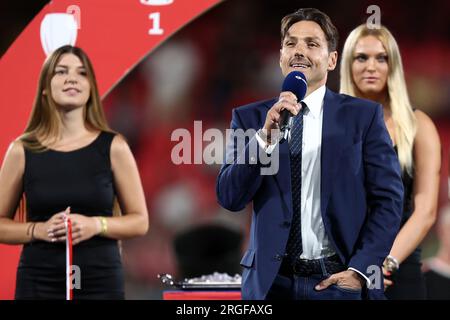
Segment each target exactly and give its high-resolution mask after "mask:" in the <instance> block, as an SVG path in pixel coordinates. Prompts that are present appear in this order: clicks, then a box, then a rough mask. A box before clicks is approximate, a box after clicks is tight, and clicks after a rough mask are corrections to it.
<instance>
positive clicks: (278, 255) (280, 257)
mask: <svg viewBox="0 0 450 320" xmlns="http://www.w3.org/2000/svg"><path fill="white" fill-rule="evenodd" d="M281 259H283V256H282V255H281V254H277V255H275V260H277V261H281Z"/></svg>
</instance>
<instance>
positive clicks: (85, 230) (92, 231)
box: [69, 214, 102, 245]
mask: <svg viewBox="0 0 450 320" xmlns="http://www.w3.org/2000/svg"><path fill="white" fill-rule="evenodd" d="M69 218H70V220H71V221H72V243H73V245H76V244H78V243H80V242H82V241H85V240H88V239H90V238H92V237H93V236H96V235H98V234H99V233H100V231H101V228H102V226H101V223H100V220H99V219H98V218H95V217H87V216H84V215H81V214H70V215H69Z"/></svg>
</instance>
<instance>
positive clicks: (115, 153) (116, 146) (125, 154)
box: [111, 134, 132, 165]
mask: <svg viewBox="0 0 450 320" xmlns="http://www.w3.org/2000/svg"><path fill="white" fill-rule="evenodd" d="M130 156H131V157H132V153H131V150H130V146H129V145H128V142H127V140H126V139H125V137H124V136H123V135H121V134H116V135H115V136H114V138H113V141H112V144H111V161H112V163H113V165H114V163H115V162H122V161H123V160H126V159H129V157H130Z"/></svg>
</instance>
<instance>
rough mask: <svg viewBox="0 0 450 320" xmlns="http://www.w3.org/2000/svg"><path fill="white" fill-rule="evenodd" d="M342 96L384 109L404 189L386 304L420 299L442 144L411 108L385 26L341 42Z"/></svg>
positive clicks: (421, 115)
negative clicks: (424, 247)
mask: <svg viewBox="0 0 450 320" xmlns="http://www.w3.org/2000/svg"><path fill="white" fill-rule="evenodd" d="M340 82H341V93H344V94H348V95H351V96H355V97H360V98H366V99H370V100H373V101H376V102H379V103H381V104H382V105H383V110H384V120H385V124H386V127H387V129H388V131H389V134H390V136H391V140H392V143H393V146H394V148H395V150H396V152H397V155H398V158H399V161H400V165H401V168H402V170H403V184H404V189H405V196H404V208H403V217H402V224H401V228H400V231H399V233H398V235H397V237H396V239H395V241H394V244H393V246H392V249H391V251H390V254H389V256H388V257H386V259H385V263H384V268H383V273H384V276H385V280H384V285H385V288H386V296H387V297H388V298H389V299H423V298H425V285H424V280H423V277H422V275H421V272H420V264H421V262H420V261H421V258H420V248H419V245H420V243H421V241H422V240H423V239H424V237H425V235H426V234H427V233H428V231H429V230H430V228H431V226H432V225H433V223H434V221H435V217H436V210H437V197H438V187H439V186H438V184H439V170H440V166H441V163H440V159H441V157H440V142H439V136H438V133H437V130H436V128H435V126H434V124H433V122H432V121H431V119H430V118H429V117H428V116H427V115H426V114H425V113H423V112H422V111H419V110H416V109H414V108H412V107H411V104H410V101H409V98H408V92H407V89H406V83H405V79H404V74H403V67H402V61H401V57H400V51H399V48H398V45H397V42H396V41H395V39H394V37H393V36H392V34H391V33H390V32H389V30H388V29H386V28H385V27H383V26H382V27H380V28H379V29H368V28H367V27H366V26H365V25H361V26H359V27H357V28H356V29H354V30H353V31H352V32H351V33H350V35H349V36H348V38H347V39H346V41H345V45H344V50H343V54H342V61H341V81H340Z"/></svg>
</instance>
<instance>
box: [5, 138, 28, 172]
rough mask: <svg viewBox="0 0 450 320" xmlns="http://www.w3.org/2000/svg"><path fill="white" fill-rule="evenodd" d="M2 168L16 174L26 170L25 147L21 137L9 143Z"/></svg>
mask: <svg viewBox="0 0 450 320" xmlns="http://www.w3.org/2000/svg"><path fill="white" fill-rule="evenodd" d="M2 168H3V169H5V170H7V171H9V172H10V173H14V174H22V173H23V172H24V171H25V149H24V146H23V143H22V141H20V140H19V139H16V140H14V141H13V142H11V144H10V145H9V147H8V150H7V151H6V154H5V157H4V159H3V165H2Z"/></svg>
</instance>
